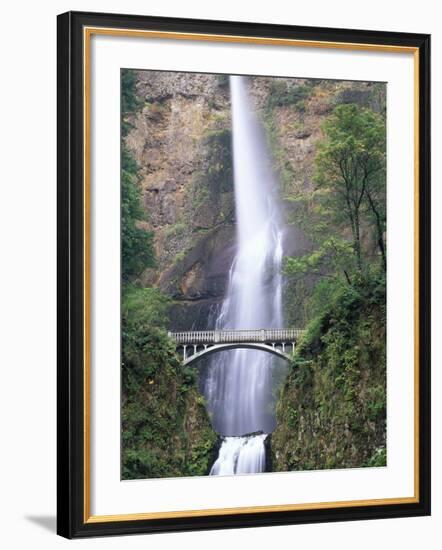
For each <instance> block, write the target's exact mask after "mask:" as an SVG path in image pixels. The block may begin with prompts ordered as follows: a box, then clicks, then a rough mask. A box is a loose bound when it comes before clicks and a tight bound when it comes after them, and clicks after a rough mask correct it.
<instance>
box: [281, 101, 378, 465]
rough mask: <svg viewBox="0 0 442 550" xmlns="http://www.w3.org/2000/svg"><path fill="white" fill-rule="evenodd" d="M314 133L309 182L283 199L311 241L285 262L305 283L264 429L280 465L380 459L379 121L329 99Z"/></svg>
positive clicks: (366, 111)
mask: <svg viewBox="0 0 442 550" xmlns="http://www.w3.org/2000/svg"><path fill="white" fill-rule="evenodd" d="M323 132H324V138H323V140H322V141H321V142H320V143H319V144H318V146H317V153H316V158H315V174H314V184H315V185H314V188H313V190H309V191H304V192H303V193H300V194H298V195H297V196H294V197H292V198H293V200H294V201H296V202H297V204H298V206H299V207H298V209H297V210H296V222H297V223H298V224H299V225H300V226H302V227H303V229H304V231H305V232H306V234H307V235H308V237H309V238H310V240H311V242H312V243H313V247H312V251H311V252H310V253H308V254H306V255H304V256H300V257H291V258H287V259H286V263H285V271H286V274H287V277H288V278H289V282H290V281H291V282H292V288H296V285H300V284H303V285H304V287H305V284H306V281H310V282H311V285H310V290H309V291H308V290H307V295H305V296H304V297H303V299H304V303H305V304H306V305H307V307H306V311H308V316H307V318H308V320H309V323H308V325H307V331H306V334H305V336H304V337H303V339H302V341H301V343H300V344H299V346H298V348H297V350H296V353H295V355H294V357H293V362H292V367H291V369H290V373H289V376H288V378H287V380H286V383H285V385H284V387H283V389H282V392H281V396H280V399H279V402H278V406H277V428H276V430H275V432H274V433H273V434H272V455H273V456H272V463H273V466H274V468H275V469H276V470H280V471H284V470H300V469H306V470H308V469H320V468H346V467H360V466H383V465H385V464H386V442H385V437H386V436H385V421H386V342H385V338H386V282H385V270H386V242H385V231H386V187H385V184H386V182H385V118H384V116H383V115H382V114H378V113H375V112H374V111H372V110H370V109H366V108H363V107H360V106H357V105H355V104H343V105H338V106H337V107H335V109H334V111H333V112H332V114H331V115H330V116H329V117H328V119H327V120H326V122H325V123H324V125H323ZM293 284H294V285H295V287H293ZM289 286H290V285H289ZM291 307H293V306H292V305H291Z"/></svg>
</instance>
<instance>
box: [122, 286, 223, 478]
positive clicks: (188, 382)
mask: <svg viewBox="0 0 442 550" xmlns="http://www.w3.org/2000/svg"><path fill="white" fill-rule="evenodd" d="M169 305H170V301H169V299H168V298H166V297H165V296H164V295H163V294H162V293H161V292H159V291H158V290H157V289H151V288H137V287H135V286H132V285H129V286H127V287H126V289H125V292H124V294H123V300H122V321H123V323H122V325H123V335H122V336H123V337H122V478H123V479H141V478H154V477H173V476H185V475H205V474H207V473H208V471H209V469H210V466H211V464H212V462H213V453H214V449H215V444H216V441H217V436H216V434H215V433H214V432H213V430H212V428H211V425H210V420H209V418H208V415H207V412H206V408H205V402H204V399H203V398H202V396H201V395H200V394H199V393H198V391H197V389H196V377H195V371H194V370H192V369H190V368H185V367H183V366H182V364H181V361H180V360H179V359H178V357H177V355H176V353H175V347H174V344H173V343H172V342H171V341H170V339H169V338H168V336H167V333H166V331H165V328H164V325H165V322H166V320H167V310H168V307H169Z"/></svg>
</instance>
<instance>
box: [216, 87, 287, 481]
mask: <svg viewBox="0 0 442 550" xmlns="http://www.w3.org/2000/svg"><path fill="white" fill-rule="evenodd" d="M230 90H231V103H232V130H233V132H232V136H233V138H232V140H233V164H234V189H235V208H236V220H237V223H236V227H237V253H236V256H235V259H234V261H233V264H232V266H231V269H230V274H229V281H228V287H227V292H226V297H225V299H224V302H223V304H222V308H221V311H220V314H219V315H218V318H217V320H216V328H218V329H260V328H281V327H282V311H281V302H282V298H281V294H282V276H281V261H282V253H283V230H282V227H283V226H282V221H281V216H280V212H279V208H278V200H277V197H276V193H275V181H274V176H273V171H272V167H271V162H270V157H269V154H268V151H267V147H266V141H265V136H264V134H263V130H262V128H261V125H260V124H259V122H258V120H257V117H256V115H255V113H254V111H253V109H252V107H251V102H250V98H249V95H248V91H247V79H246V78H245V77H241V76H231V77H230ZM280 361H281V360H280V359H278V358H275V357H274V356H273V355H271V354H269V353H265V352H262V351H255V350H250V349H247V350H246V349H242V350H241V349H238V350H232V351H224V352H220V353H217V354H214V356H213V358H212V359H211V360H210V364H209V367H208V375H207V380H206V384H205V394H206V398H207V401H208V405H209V409H210V412H211V414H212V421H213V425H214V428H215V429H216V430H217V431H218V432H219V433H220V434H222V435H224V436H226V437H225V438H224V440H223V442H222V445H221V448H220V452H219V456H218V459H217V460H216V462H215V463H214V465H213V467H212V470H211V474H213V475H223V474H237V473H253V472H261V471H263V470H264V469H265V446H264V440H265V438H266V434H268V433H270V432H271V431H273V429H274V422H275V420H274V414H273V411H272V407H271V404H272V389H273V388H272V386H273V384H272V373H273V370H274V369H275V368H276V367H277V366H278V364H280V363H279V362H280ZM256 432H259V434H258V435H249V436H246V435H247V434H252V433H256ZM244 436H246V437H244Z"/></svg>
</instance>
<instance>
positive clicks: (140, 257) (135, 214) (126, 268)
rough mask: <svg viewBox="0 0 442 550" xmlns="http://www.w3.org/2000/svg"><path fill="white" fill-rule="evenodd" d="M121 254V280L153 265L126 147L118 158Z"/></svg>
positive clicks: (134, 171) (134, 170)
mask: <svg viewBox="0 0 442 550" xmlns="http://www.w3.org/2000/svg"><path fill="white" fill-rule="evenodd" d="M121 164H122V166H121V168H122V170H121V255H122V276H123V281H128V280H130V279H131V278H133V277H136V276H137V275H140V274H141V272H142V271H143V270H144V269H145V268H146V267H153V266H154V265H155V253H154V248H153V233H152V231H146V230H145V229H143V228H141V227H140V226H139V225H138V222H139V221H141V220H143V219H145V213H144V211H143V209H142V207H141V193H140V189H139V187H138V182H137V170H138V168H137V165H136V162H135V160H134V159H133V158H132V157H131V155H130V154H129V152H128V151H127V149H126V147H123V154H122V159H121Z"/></svg>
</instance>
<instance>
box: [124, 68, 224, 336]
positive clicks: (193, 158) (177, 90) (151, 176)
mask: <svg viewBox="0 0 442 550" xmlns="http://www.w3.org/2000/svg"><path fill="white" fill-rule="evenodd" d="M137 74H138V81H137V85H136V90H137V94H138V96H139V97H141V98H142V100H143V102H144V105H143V106H142V108H141V110H139V112H138V113H136V114H135V115H133V116H132V118H131V120H130V122H131V124H132V125H133V128H132V130H131V131H130V132H129V134H128V136H127V138H126V144H127V146H128V148H129V150H130V151H131V152H132V154H133V156H134V158H135V159H136V161H137V163H138V165H139V167H140V171H139V176H140V183H141V187H142V193H143V200H144V207H145V209H146V210H147V213H148V219H149V222H148V224H146V225H147V227H146V228H149V229H153V230H154V234H155V248H156V257H157V261H158V266H157V268H156V269H149V270H146V272H145V273H144V274H143V276H142V278H141V279H142V283H143V284H145V285H155V286H158V287H159V288H160V289H161V290H163V291H164V292H166V293H167V294H169V295H171V296H172V297H173V298H174V299H175V300H176V303H177V305H176V306H174V311H173V312H172V315H171V318H172V323H173V326H172V327H171V328H172V329H175V330H179V329H190V328H192V327H193V328H194V329H198V328H206V323H207V318H208V317H209V313H210V311H212V310H213V309H214V308H216V307H217V305H218V304H219V302H220V300H221V299H222V297H223V295H224V291H225V286H226V282H227V271H228V266H229V265H230V263H231V261H232V258H233V254H234V226H233V220H234V203H233V192H232V191H233V182H232V159H231V147H230V108H229V93H228V88H227V87H226V80H225V79H223V78H221V77H217V76H214V75H205V74H184V73H180V74H175V73H163V72H154V71H140V72H139V73H137Z"/></svg>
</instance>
